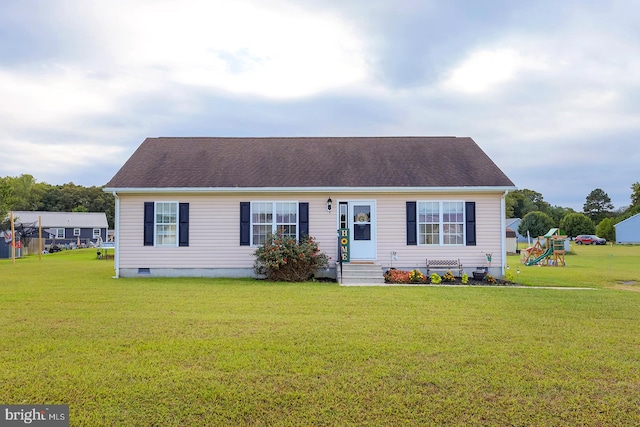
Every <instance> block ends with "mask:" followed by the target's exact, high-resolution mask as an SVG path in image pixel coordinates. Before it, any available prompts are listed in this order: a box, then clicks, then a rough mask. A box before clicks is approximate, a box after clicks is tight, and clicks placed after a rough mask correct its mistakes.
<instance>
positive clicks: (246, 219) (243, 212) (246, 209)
mask: <svg viewBox="0 0 640 427" xmlns="http://www.w3.org/2000/svg"><path fill="white" fill-rule="evenodd" d="M250 232H251V203H250V202H240V246H249V245H250V244H251V234H250Z"/></svg>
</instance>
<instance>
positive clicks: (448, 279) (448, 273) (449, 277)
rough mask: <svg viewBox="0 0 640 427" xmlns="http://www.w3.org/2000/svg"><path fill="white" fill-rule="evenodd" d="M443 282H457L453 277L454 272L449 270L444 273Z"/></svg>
mask: <svg viewBox="0 0 640 427" xmlns="http://www.w3.org/2000/svg"><path fill="white" fill-rule="evenodd" d="M442 280H443V281H444V282H455V281H456V276H454V275H453V272H452V271H451V270H447V271H446V272H445V273H444V276H442Z"/></svg>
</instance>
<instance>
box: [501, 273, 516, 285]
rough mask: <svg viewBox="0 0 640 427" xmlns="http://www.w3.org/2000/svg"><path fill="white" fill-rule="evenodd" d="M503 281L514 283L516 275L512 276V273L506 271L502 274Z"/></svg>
mask: <svg viewBox="0 0 640 427" xmlns="http://www.w3.org/2000/svg"><path fill="white" fill-rule="evenodd" d="M504 279H505V280H506V281H507V282H515V281H516V275H515V274H513V271H507V272H506V273H504Z"/></svg>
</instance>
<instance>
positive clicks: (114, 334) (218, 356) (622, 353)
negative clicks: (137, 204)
mask: <svg viewBox="0 0 640 427" xmlns="http://www.w3.org/2000/svg"><path fill="white" fill-rule="evenodd" d="M576 253H577V254H576V255H571V256H567V263H568V266H567V267H565V268H540V267H522V266H520V271H521V272H520V274H519V280H520V281H521V282H522V283H524V284H526V285H531V286H530V287H526V288H510V287H429V286H424V287H353V288H344V287H340V286H338V285H336V284H327V283H304V284H282V283H263V282H257V281H252V280H211V279H186V278H183V279H151V278H147V279H112V278H111V276H112V275H113V263H112V262H110V261H105V260H97V259H95V252H94V251H91V250H80V251H68V252H62V253H58V254H53V255H49V256H46V257H44V258H43V260H42V261H39V260H38V257H37V256H36V257H27V258H25V259H21V260H17V261H16V264H15V265H12V263H11V261H10V260H9V261H7V260H3V261H1V262H0V277H1V279H0V283H1V284H0V322H1V323H0V324H1V325H2V327H1V328H0V342H1V343H2V345H1V346H0V383H1V384H2V387H0V403H5V404H7V403H11V404H23V403H24V404H54V403H63V404H69V405H70V411H71V425H74V426H75V425H88V426H95V425H109V426H115V425H118V426H119V425H123V426H128V425H131V426H151V425H154V426H160V425H162V426H192V425H193V426H201V425H325V426H329V425H339V426H344V425H384V426H387V425H442V424H446V425H549V426H558V425H571V426H573V425H639V424H640V369H638V368H639V366H640V310H639V309H638V308H639V307H640V293H639V292H630V291H628V290H620V289H616V287H620V286H624V287H626V289H631V290H635V289H636V288H637V287H638V286H639V285H638V282H637V280H638V273H640V271H639V269H640V267H638V264H639V263H638V259H640V248H633V247H624V246H620V247H618V246H614V247H613V248H612V247H609V246H604V247H602V246H600V247H580V248H576ZM611 254H613V257H612V256H611ZM509 263H510V268H517V267H518V266H519V264H517V258H516V257H511V258H510V259H509ZM634 281H635V282H634ZM623 282H625V283H626V284H623ZM631 282H633V283H631ZM535 285H553V286H562V287H573V286H580V287H588V288H593V289H589V290H554V289H533V286H535Z"/></svg>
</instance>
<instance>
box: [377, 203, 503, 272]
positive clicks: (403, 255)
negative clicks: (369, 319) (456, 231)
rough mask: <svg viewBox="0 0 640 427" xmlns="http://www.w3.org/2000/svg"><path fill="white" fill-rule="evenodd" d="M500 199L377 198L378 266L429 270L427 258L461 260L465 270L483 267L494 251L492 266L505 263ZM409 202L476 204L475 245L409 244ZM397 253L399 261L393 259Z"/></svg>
mask: <svg viewBox="0 0 640 427" xmlns="http://www.w3.org/2000/svg"><path fill="white" fill-rule="evenodd" d="M501 197H502V193H497V194H486V193H483V194H460V193H456V194H446V193H439V194H422V195H421V194H404V195H384V196H380V197H378V199H377V201H378V202H377V207H378V212H377V213H378V222H377V226H378V263H380V264H381V265H382V266H383V267H384V268H387V267H390V266H391V265H392V264H393V267H396V268H415V267H426V265H425V260H426V259H427V258H434V259H436V258H437V259H448V258H454V259H458V258H459V259H460V260H461V262H462V264H463V266H464V268H465V270H468V271H471V270H473V269H475V267H479V266H484V265H485V263H486V259H485V257H484V253H485V252H491V253H492V254H493V259H492V262H491V265H492V266H493V267H498V266H500V265H501V263H502V255H501V250H502V249H501V244H502V235H503V234H504V231H503V230H502V224H501V213H500V212H501V210H500V206H501ZM408 201H417V202H419V201H464V202H475V203H476V246H465V245H443V246H439V245H414V246H409V245H407V235H406V233H407V224H406V202H408ZM393 251H395V252H396V256H397V258H398V259H397V260H393V261H392V260H391V252H393Z"/></svg>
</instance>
